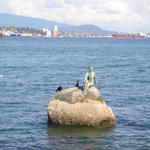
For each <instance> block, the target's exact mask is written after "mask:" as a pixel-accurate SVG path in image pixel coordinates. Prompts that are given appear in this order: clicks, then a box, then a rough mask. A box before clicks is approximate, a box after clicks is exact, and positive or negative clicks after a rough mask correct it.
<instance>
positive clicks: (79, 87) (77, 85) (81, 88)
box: [75, 81, 84, 91]
mask: <svg viewBox="0 0 150 150" xmlns="http://www.w3.org/2000/svg"><path fill="white" fill-rule="evenodd" d="M75 87H77V88H78V89H80V90H82V91H83V90H84V86H79V81H77V83H76V85H75Z"/></svg>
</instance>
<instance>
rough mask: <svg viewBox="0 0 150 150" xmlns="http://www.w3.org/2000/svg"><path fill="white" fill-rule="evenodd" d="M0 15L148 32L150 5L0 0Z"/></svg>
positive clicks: (135, 1) (134, 0) (136, 0)
mask: <svg viewBox="0 0 150 150" xmlns="http://www.w3.org/2000/svg"><path fill="white" fill-rule="evenodd" d="M0 2H1V5H0V13H10V14H15V15H22V16H29V17H34V18H43V19H47V20H51V21H58V22H63V23H67V24H72V25H81V24H94V25H97V26H99V27H102V28H104V29H108V30H114V31H128V32H149V31H150V27H149V22H150V21H149V18H150V1H148V0H143V1H142V2H141V1H140V0H126V1H124V0H111V1H110V0H85V1H82V0H38V1H37V0H26V1H23V0H15V1H13V0H7V1H5V0H0Z"/></svg>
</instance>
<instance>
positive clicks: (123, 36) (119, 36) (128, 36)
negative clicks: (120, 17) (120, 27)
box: [112, 34, 145, 38]
mask: <svg viewBox="0 0 150 150" xmlns="http://www.w3.org/2000/svg"><path fill="white" fill-rule="evenodd" d="M112 38H145V36H144V35H141V34H113V35H112Z"/></svg>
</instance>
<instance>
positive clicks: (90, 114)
mask: <svg viewBox="0 0 150 150" xmlns="http://www.w3.org/2000/svg"><path fill="white" fill-rule="evenodd" d="M48 119H49V123H52V124H61V125H83V126H100V127H105V126H106V127H110V126H113V125H115V123H116V118H115V115H114V114H113V112H112V110H111V108H110V107H109V106H108V105H107V104H106V102H105V101H104V100H103V98H102V96H101V95H100V92H99V90H98V89H97V88H95V87H91V88H89V89H88V90H84V91H82V90H80V89H78V88H68V89H65V90H62V91H61V92H57V93H56V95H55V96H53V97H52V98H51V99H50V102H49V104H48Z"/></svg>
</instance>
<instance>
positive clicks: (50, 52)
mask: <svg viewBox="0 0 150 150" xmlns="http://www.w3.org/2000/svg"><path fill="white" fill-rule="evenodd" d="M89 64H92V65H93V66H94V71H95V72H96V78H97V86H98V88H99V89H100V92H101V94H102V96H103V98H104V99H105V100H106V102H107V104H108V105H109V106H110V107H111V108H112V110H113V112H114V113H115V115H116V117H117V124H116V126H115V127H114V128H109V129H98V128H92V127H65V126H55V125H48V123H47V106H48V102H49V99H50V98H51V97H52V96H53V95H54V94H55V90H56V88H57V87H58V86H60V85H61V86H62V87H63V88H67V87H74V85H75V84H76V81H77V80H80V85H82V84H83V81H84V76H85V73H86V72H87V66H88V65H89ZM0 75H2V78H0V149H2V150H41V149H43V150H56V149H62V150H63V149H64V150H72V149H73V150H80V149H83V150H90V149H95V150H99V149H101V150H120V149H123V150H132V149H133V150H149V149H150V39H148V38H147V39H146V38H143V39H113V38H21V37H19V38H0Z"/></svg>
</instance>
